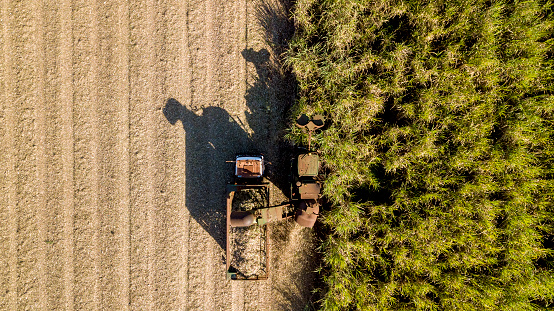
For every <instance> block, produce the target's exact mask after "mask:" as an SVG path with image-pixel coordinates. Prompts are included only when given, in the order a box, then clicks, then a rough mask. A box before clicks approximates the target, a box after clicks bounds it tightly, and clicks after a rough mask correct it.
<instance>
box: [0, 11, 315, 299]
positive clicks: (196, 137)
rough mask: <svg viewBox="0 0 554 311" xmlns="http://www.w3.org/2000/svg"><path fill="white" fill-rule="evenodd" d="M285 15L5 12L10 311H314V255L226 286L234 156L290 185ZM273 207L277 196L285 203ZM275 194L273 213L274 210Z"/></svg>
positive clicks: (5, 283) (1, 90)
mask: <svg viewBox="0 0 554 311" xmlns="http://www.w3.org/2000/svg"><path fill="white" fill-rule="evenodd" d="M288 9H289V4H288V3H281V2H278V1H274V2H273V1H271V0H267V1H258V0H237V1H217V0H191V1H177V0H168V1H153V0H141V1H133V0H125V1H123V0H122V1H86V0H72V1H69V0H37V1H16V0H3V1H2V2H1V4H0V10H1V11H0V18H1V20H2V30H1V31H0V46H1V47H2V50H1V51H2V52H1V55H2V59H1V65H0V77H1V78H0V96H1V107H0V137H1V138H2V140H1V144H0V164H1V165H0V201H1V203H0V204H1V205H0V206H1V207H0V232H1V234H0V310H62V309H63V310H303V309H304V307H305V306H306V305H307V304H309V299H310V297H311V293H310V291H311V290H312V289H313V286H314V285H313V282H314V278H315V276H314V273H313V272H311V271H313V270H314V264H313V262H314V259H313V258H314V257H313V244H314V242H313V241H314V238H313V235H312V233H311V231H309V230H307V229H302V228H300V227H298V226H296V225H295V224H294V223H291V222H283V223H281V224H274V225H271V226H272V227H271V232H272V233H271V236H270V256H271V257H270V266H271V269H272V270H273V271H275V273H274V274H270V278H269V279H268V280H267V281H256V282H231V281H227V280H226V279H225V262H224V256H225V250H224V241H225V184H226V182H228V181H229V180H230V178H231V175H232V167H231V166H230V165H229V164H227V163H225V161H226V160H232V159H233V156H234V155H235V154H236V153H240V152H263V153H264V154H265V156H266V158H267V159H268V160H270V161H272V163H273V167H270V169H269V171H270V174H269V176H268V177H269V180H270V181H271V182H272V186H271V188H272V198H271V200H272V201H277V202H280V201H282V200H283V196H282V194H280V190H279V189H286V185H285V184H284V183H283V182H282V181H283V180H284V179H283V176H281V175H280V174H281V173H280V172H282V171H283V170H281V169H280V167H287V163H286V160H287V157H283V158H279V156H280V152H281V149H280V148H281V147H280V146H281V145H282V143H281V141H280V138H279V137H280V136H281V135H282V130H283V129H284V128H285V122H284V114H285V112H286V110H287V107H288V106H289V105H290V103H291V102H292V100H293V97H292V94H290V93H289V92H290V90H291V89H293V87H292V82H291V80H290V79H289V77H288V76H287V75H286V74H283V72H282V70H281V69H280V66H279V60H278V55H279V54H280V53H281V52H282V51H283V48H284V46H285V43H286V40H287V38H289V37H290V36H291V34H292V29H291V25H290V22H289V21H288V20H287V18H286V12H287V10H288ZM273 191H274V192H273ZM274 194H275V195H274Z"/></svg>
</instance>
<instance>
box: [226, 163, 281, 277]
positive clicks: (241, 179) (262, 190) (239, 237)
mask: <svg viewBox="0 0 554 311" xmlns="http://www.w3.org/2000/svg"><path fill="white" fill-rule="evenodd" d="M234 162H235V181H234V182H233V183H231V184H228V185H227V196H226V197H227V198H226V200H227V203H226V205H227V208H226V209H227V225H226V236H227V238H226V239H227V241H226V269H227V279H231V280H263V279H267V277H268V275H269V254H268V237H269V226H268V225H267V223H269V222H272V221H280V220H282V219H284V218H286V217H287V216H284V213H286V212H287V211H288V209H287V206H288V204H285V205H280V206H272V207H270V206H269V183H268V182H265V180H264V178H263V174H264V169H265V165H264V159H263V156H261V155H256V156H237V157H236V159H235V161H234Z"/></svg>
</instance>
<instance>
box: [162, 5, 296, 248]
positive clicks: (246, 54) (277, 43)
mask: <svg viewBox="0 0 554 311" xmlns="http://www.w3.org/2000/svg"><path fill="white" fill-rule="evenodd" d="M287 3H288V2H287ZM289 9H290V3H288V4H286V5H283V4H282V3H281V2H279V1H277V2H275V3H273V2H266V1H262V2H261V4H260V5H259V6H258V7H257V9H256V16H257V21H258V23H259V24H260V25H261V26H262V28H263V29H264V31H265V41H266V43H267V46H268V48H269V50H268V49H266V48H261V49H253V48H247V49H244V50H243V51H242V52H241V55H242V57H243V58H244V60H245V61H246V62H247V64H249V66H248V67H249V68H251V67H252V65H253V67H254V68H255V72H254V71H252V70H250V71H251V72H248V77H249V78H248V85H247V90H246V94H245V95H244V98H245V100H246V106H247V111H245V116H246V123H247V127H248V128H249V130H248V132H247V130H245V126H244V125H243V124H241V122H240V121H239V120H238V119H236V118H235V117H233V116H232V115H230V114H229V113H228V112H227V111H226V110H225V109H223V108H221V107H216V106H211V107H205V108H203V109H200V110H198V111H192V110H191V109H189V108H187V107H186V106H184V105H182V104H181V103H180V102H179V101H178V100H177V99H175V98H169V99H168V100H167V101H166V103H165V107H164V108H163V113H164V115H165V117H166V118H167V120H168V121H169V122H170V123H171V124H172V125H175V124H176V123H177V121H181V123H182V126H183V129H184V131H185V138H186V150H184V152H186V163H185V170H186V171H185V172H184V174H185V183H186V184H185V189H186V190H185V191H186V194H185V198H186V207H187V208H188V210H189V212H190V215H191V216H192V217H193V218H194V219H195V220H196V221H197V222H198V223H199V224H200V225H201V226H202V227H203V228H204V229H205V230H206V231H207V232H208V233H209V234H210V235H211V236H212V237H213V238H214V240H215V241H216V242H217V243H218V244H219V245H220V246H221V248H222V249H225V226H226V225H225V217H226V214H225V189H226V184H227V183H228V182H230V181H231V180H232V177H233V176H232V175H233V164H232V163H226V161H232V160H234V157H235V156H236V155H237V154H263V155H264V156H265V159H266V160H268V161H269V162H270V163H269V165H268V166H267V168H266V177H267V179H268V180H269V181H270V182H271V183H272V184H273V185H274V186H275V187H277V188H278V189H280V190H281V192H282V193H283V194H284V195H285V196H288V195H289V192H290V184H289V180H288V176H289V171H290V161H289V160H290V156H291V151H290V150H291V148H290V145H289V144H288V143H287V142H285V141H284V140H283V138H282V137H283V136H284V133H285V129H286V128H287V118H286V115H287V113H288V109H289V108H290V105H291V104H292V103H293V101H294V98H295V92H294V86H295V80H294V79H293V77H292V75H291V74H290V72H287V71H285V70H283V69H282V66H281V64H280V59H281V57H280V55H281V54H282V53H283V52H284V51H285V48H286V44H287V41H288V39H290V37H292V34H293V32H294V27H293V25H292V23H291V21H290V19H289V18H288V10H289ZM285 199H286V198H285ZM281 202H282V201H281ZM281 202H271V204H273V203H281Z"/></svg>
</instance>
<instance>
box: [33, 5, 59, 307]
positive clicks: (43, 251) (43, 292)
mask: <svg viewBox="0 0 554 311" xmlns="http://www.w3.org/2000/svg"><path fill="white" fill-rule="evenodd" d="M34 4H35V7H34V8H33V9H32V11H33V19H34V22H35V25H36V27H37V31H36V33H35V42H36V46H37V48H36V49H35V55H34V57H33V58H34V62H35V64H36V68H37V71H36V72H37V74H36V82H35V83H36V89H35V90H36V98H37V105H36V108H35V120H36V131H37V134H38V135H37V147H36V148H37V162H36V168H37V176H36V178H37V206H38V207H39V213H38V215H39V218H40V220H39V222H38V234H39V241H41V243H40V245H39V253H38V257H37V270H38V272H39V293H40V308H42V309H46V307H47V305H48V302H47V299H48V297H49V294H50V293H49V290H50V289H49V282H48V281H49V276H48V271H47V266H48V263H47V260H46V259H47V257H48V252H50V251H51V249H53V248H58V247H56V246H57V245H56V246H54V245H53V244H54V243H53V241H52V240H50V236H51V234H49V232H48V223H49V219H48V218H49V217H48V216H49V215H48V214H49V209H48V208H46V206H47V204H48V203H49V202H48V201H49V200H48V195H47V191H48V189H49V188H48V186H47V182H46V176H47V162H48V161H47V159H48V158H47V157H48V154H47V151H46V144H47V140H48V139H47V136H48V134H47V124H46V119H47V117H48V113H47V106H46V103H47V102H48V101H49V98H48V97H49V96H48V95H51V94H48V95H47V92H46V81H47V80H46V76H47V67H46V61H45V59H46V51H47V49H46V43H45V41H46V38H45V34H46V32H45V31H44V30H45V29H46V27H45V26H46V25H45V22H44V15H45V10H43V8H44V3H43V2H42V1H36V2H35V3H34ZM58 245H59V244H58ZM55 268H56V266H54V269H52V270H56V269H55ZM54 278H55V277H54ZM58 281H59V279H58ZM57 291H58V290H56V288H54V294H53V296H54V297H55V295H56V292H57Z"/></svg>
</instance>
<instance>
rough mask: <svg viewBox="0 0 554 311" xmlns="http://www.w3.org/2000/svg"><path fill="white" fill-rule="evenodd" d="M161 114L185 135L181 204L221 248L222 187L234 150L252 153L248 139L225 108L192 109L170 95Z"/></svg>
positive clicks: (228, 175)
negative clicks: (183, 194)
mask: <svg viewBox="0 0 554 311" xmlns="http://www.w3.org/2000/svg"><path fill="white" fill-rule="evenodd" d="M163 113H164V115H165V117H166V118H167V120H168V121H169V123H171V124H172V125H175V124H176V123H177V121H181V124H182V126H183V129H184V131H185V135H186V136H185V137H186V150H183V152H185V153H186V154H185V159H186V160H185V172H183V173H184V174H185V191H186V194H185V200H186V202H185V204H186V207H187V209H188V211H189V213H190V215H191V216H192V217H193V218H194V219H195V220H196V221H197V222H198V223H199V224H200V225H201V226H202V227H203V228H204V230H206V232H208V233H209V234H210V235H211V236H212V237H213V239H214V240H215V241H216V242H217V243H218V244H219V245H220V246H221V247H222V248H224V247H225V186H226V183H227V182H228V181H229V180H230V178H231V176H232V164H230V163H226V161H228V160H233V158H234V156H235V153H236V152H237V151H238V150H241V151H243V152H253V151H254V150H253V149H252V148H251V146H252V140H251V139H250V137H249V136H248V134H247V133H246V132H245V131H244V130H243V129H242V127H241V126H240V125H239V124H238V123H237V122H235V121H234V119H233V118H232V117H231V116H230V115H229V113H228V112H227V111H225V110H224V109H222V108H220V107H206V108H204V109H202V110H201V111H198V113H197V112H195V111H192V110H190V109H188V108H187V107H185V106H184V105H182V104H181V103H180V102H179V101H177V100H176V99H174V98H170V99H168V100H167V101H166V103H165V107H164V108H163Z"/></svg>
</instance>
